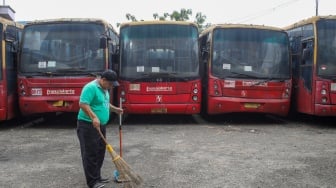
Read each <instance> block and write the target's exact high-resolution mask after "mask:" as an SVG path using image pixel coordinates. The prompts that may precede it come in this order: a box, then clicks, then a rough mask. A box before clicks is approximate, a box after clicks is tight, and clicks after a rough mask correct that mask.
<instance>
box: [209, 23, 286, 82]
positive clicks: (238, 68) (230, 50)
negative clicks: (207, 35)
mask: <svg viewBox="0 0 336 188" xmlns="http://www.w3.org/2000/svg"><path fill="white" fill-rule="evenodd" d="M213 41H214V42H213V50H212V65H211V72H212V74H213V75H214V76H217V77H222V78H224V77H236V78H237V77H255V78H268V79H269V78H272V79H288V78H290V68H289V67H290V66H289V63H290V57H289V48H288V37H287V34H286V33H285V32H280V31H272V30H264V29H254V28H253V29H250V28H224V29H223V28H220V29H216V30H214V34H213Z"/></svg>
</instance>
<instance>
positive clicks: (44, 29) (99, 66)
mask: <svg viewBox="0 0 336 188" xmlns="http://www.w3.org/2000/svg"><path fill="white" fill-rule="evenodd" d="M103 33H104V27H103V26H102V25H99V24H95V23H92V24H88V23H52V24H51V23H50V24H36V25H30V26H28V27H27V28H25V32H24V33H23V36H22V51H21V56H20V57H21V58H20V72H21V73H46V72H48V73H61V74H67V73H68V74H73V73H76V72H78V73H83V72H84V73H85V72H92V71H99V72H100V71H102V70H104V68H105V67H104V58H105V57H104V49H101V48H100V45H99V38H100V37H101V35H102V34H103Z"/></svg>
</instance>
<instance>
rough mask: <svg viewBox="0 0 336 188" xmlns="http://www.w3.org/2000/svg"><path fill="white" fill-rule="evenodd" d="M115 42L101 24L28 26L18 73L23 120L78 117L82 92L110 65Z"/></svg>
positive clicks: (71, 22) (106, 26)
mask: <svg viewBox="0 0 336 188" xmlns="http://www.w3.org/2000/svg"><path fill="white" fill-rule="evenodd" d="M118 42H119V36H118V34H117V32H116V31H115V30H114V29H113V27H112V26H111V25H110V24H108V23H107V22H105V21H104V20H100V19H86V18H82V19H81V18H77V19H70V18H69V19H53V20H38V21H34V22H29V23H27V24H26V25H25V27H24V30H23V33H22V44H21V48H20V51H19V68H18V90H19V105H20V110H21V113H22V115H30V114H43V113H49V112H77V111H78V109H79V104H78V102H79V96H80V93H81V90H82V87H83V86H84V85H85V84H86V83H88V82H89V81H91V80H93V79H95V77H96V75H98V74H99V73H101V72H102V71H104V70H105V69H107V68H110V67H111V66H112V63H113V60H116V59H117V58H116V57H115V56H116V53H117V46H118Z"/></svg>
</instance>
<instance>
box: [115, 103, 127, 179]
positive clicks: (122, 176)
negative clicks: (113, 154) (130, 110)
mask: <svg viewBox="0 0 336 188" xmlns="http://www.w3.org/2000/svg"><path fill="white" fill-rule="evenodd" d="M119 101H120V102H119V108H122V98H120V100H119ZM121 123H122V115H121V113H120V114H119V149H120V151H119V155H120V157H122V131H121ZM113 174H114V178H115V180H116V182H118V183H122V182H127V178H126V177H124V174H120V173H119V172H118V170H116V171H114V173H113Z"/></svg>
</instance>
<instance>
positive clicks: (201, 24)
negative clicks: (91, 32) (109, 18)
mask: <svg viewBox="0 0 336 188" xmlns="http://www.w3.org/2000/svg"><path fill="white" fill-rule="evenodd" d="M191 17H192V10H191V9H185V8H182V9H181V10H180V11H176V10H174V11H173V12H172V13H171V14H169V13H166V12H165V13H163V15H159V14H158V13H154V14H153V18H154V20H168V19H170V20H172V21H190V18H191ZM126 19H127V20H129V21H132V22H136V21H138V20H137V19H136V17H135V16H134V15H131V14H130V13H127V14H126ZM193 22H194V23H196V24H197V26H198V29H199V31H203V30H204V29H205V28H207V27H209V26H210V25H211V24H210V23H205V22H206V15H204V14H202V13H201V12H197V13H196V16H195V19H194V21H193ZM119 25H120V24H119V23H118V24H117V26H118V27H119Z"/></svg>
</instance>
